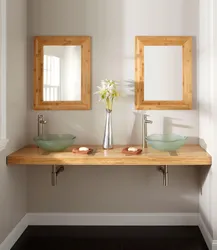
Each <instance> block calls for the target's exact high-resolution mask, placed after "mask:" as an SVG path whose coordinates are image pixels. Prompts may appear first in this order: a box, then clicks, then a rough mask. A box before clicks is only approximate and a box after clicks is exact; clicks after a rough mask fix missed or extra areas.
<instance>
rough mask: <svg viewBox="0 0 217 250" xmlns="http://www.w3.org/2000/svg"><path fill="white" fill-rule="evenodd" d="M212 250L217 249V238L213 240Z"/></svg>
mask: <svg viewBox="0 0 217 250" xmlns="http://www.w3.org/2000/svg"><path fill="white" fill-rule="evenodd" d="M212 250H217V240H214V241H213V242H212Z"/></svg>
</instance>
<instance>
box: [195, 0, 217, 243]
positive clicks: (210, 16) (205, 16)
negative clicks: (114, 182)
mask: <svg viewBox="0 0 217 250" xmlns="http://www.w3.org/2000/svg"><path fill="white" fill-rule="evenodd" d="M199 2H200V20H199V21H200V32H199V46H198V48H199V49H198V52H199V53H198V55H199V56H198V66H199V70H198V103H199V124H200V126H199V136H200V143H201V145H202V146H203V147H204V148H206V149H207V151H208V152H209V153H210V154H211V155H212V167H211V168H210V169H203V170H202V171H201V174H200V183H201V192H200V195H199V210H200V214H201V216H202V218H203V220H204V223H205V225H206V226H207V228H208V230H209V232H210V234H211V235H212V236H213V239H215V240H216V239H217V214H216V210H217V195H216V189H217V171H216V166H217V162H216V160H217V153H216V138H217V132H216V126H217V121H216V117H217V104H216V95H217V87H216V81H217V72H216V71H215V65H216V58H217V46H216V44H217V29H216V28H217V26H216V13H217V3H216V1H215V0H213V1H206V0H200V1H199Z"/></svg>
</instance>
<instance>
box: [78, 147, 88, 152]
mask: <svg viewBox="0 0 217 250" xmlns="http://www.w3.org/2000/svg"><path fill="white" fill-rule="evenodd" d="M88 150H89V148H86V147H80V148H79V151H88Z"/></svg>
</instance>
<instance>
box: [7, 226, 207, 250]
mask: <svg viewBox="0 0 217 250" xmlns="http://www.w3.org/2000/svg"><path fill="white" fill-rule="evenodd" d="M39 249H40V250H45V249H46V250H57V249H58V250H74V249H75V250H84V249H85V250H87V249H88V250H91V249H94V250H143V249H145V250H208V248H207V247H206V244H205V242H204V240H203V237H202V235H201V233H200V230H199V228H198V227H194V226H192V227H187V226H186V227H183V226H181V227H180V226H176V227H171V226H170V227H164V226H158V227H156V226H152V227H142V226H139V227H134V226H133V227H132V226H127V227H122V226H116V227H115V226H106V227H102V226H70V227H67V226H43V227H42V226H29V227H28V228H27V229H26V231H25V232H24V233H23V235H22V236H21V237H20V239H19V240H18V241H17V243H16V244H15V245H14V247H13V248H12V249H11V250H39Z"/></svg>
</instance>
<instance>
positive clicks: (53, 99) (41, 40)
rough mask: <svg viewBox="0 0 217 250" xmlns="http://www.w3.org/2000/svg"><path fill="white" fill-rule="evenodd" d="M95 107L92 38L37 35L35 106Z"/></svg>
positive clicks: (35, 41) (82, 108) (35, 51)
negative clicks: (93, 98) (92, 86)
mask: <svg viewBox="0 0 217 250" xmlns="http://www.w3.org/2000/svg"><path fill="white" fill-rule="evenodd" d="M90 108H91V38H90V37H89V36H37V37H35V39H34V109H35V110H88V109H90Z"/></svg>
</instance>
